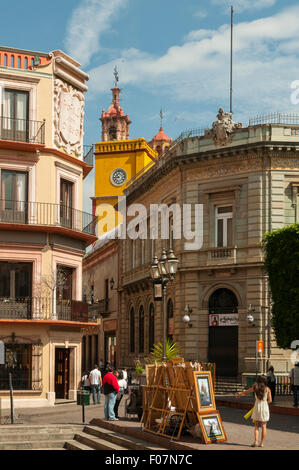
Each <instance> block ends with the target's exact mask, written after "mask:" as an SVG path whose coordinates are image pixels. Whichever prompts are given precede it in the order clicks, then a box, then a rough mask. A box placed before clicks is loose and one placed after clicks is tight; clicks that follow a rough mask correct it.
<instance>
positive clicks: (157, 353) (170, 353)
mask: <svg viewBox="0 0 299 470" xmlns="http://www.w3.org/2000/svg"><path fill="white" fill-rule="evenodd" d="M165 356H166V360H167V362H171V361H172V360H173V359H180V358H181V357H182V355H181V350H180V348H179V346H178V345H177V344H176V343H174V342H173V341H172V340H171V339H169V338H167V340H166V343H165ZM146 362H148V363H149V364H154V363H158V364H161V363H162V362H163V344H162V343H161V342H159V343H157V344H154V346H153V349H152V351H151V353H150V355H149V356H148V357H147V358H146Z"/></svg>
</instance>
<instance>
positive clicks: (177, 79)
mask: <svg viewBox="0 0 299 470" xmlns="http://www.w3.org/2000/svg"><path fill="white" fill-rule="evenodd" d="M231 4H233V5H234V8H235V34H234V40H235V52H234V98H233V109H234V120H236V121H238V122H239V121H241V122H243V123H246V122H247V121H248V118H249V117H252V116H255V115H257V114H262V113H264V112H270V111H290V112H299V105H294V104H292V103H291V100H290V96H291V92H292V90H291V83H292V82H293V81H294V80H299V70H298V51H299V22H298V20H297V19H298V17H299V5H298V2H297V1H295V0H293V1H292V0H288V1H287V2H286V1H283V0H228V1H227V0H210V1H209V2H207V1H204V0H151V2H148V1H146V0H109V1H108V0H63V1H62V0H60V1H58V0H52V1H51V2H49V3H48V4H47V5H48V7H47V8H46V5H45V2H40V0H39V1H37V0H27V1H26V2H24V1H23V0H18V1H14V2H5V6H2V9H1V17H0V38H1V39H0V43H1V45H5V46H10V47H17V48H22V49H31V50H36V51H43V52H49V51H51V50H55V49H61V50H63V51H65V52H66V53H68V54H70V55H71V56H73V57H74V58H75V59H76V60H78V61H79V62H80V63H81V64H82V68H83V70H84V71H86V72H87V73H89V75H90V80H89V82H88V86H89V91H88V92H87V95H86V108H85V144H91V143H94V142H97V141H99V140H100V136H101V129H100V122H99V117H100V114H101V110H102V108H105V109H107V107H108V106H109V105H110V102H111V91H110V88H111V87H112V86H113V68H114V66H115V65H117V67H118V70H119V76H120V81H119V86H120V88H121V89H122V93H121V105H122V106H123V108H124V111H125V112H128V113H129V116H130V118H131V120H132V124H131V133H130V136H131V138H137V137H145V138H146V139H147V140H149V139H151V138H152V137H153V135H155V134H156V133H157V132H158V130H159V126H160V118H159V112H160V109H161V108H162V109H163V113H164V121H163V127H164V129H165V131H166V132H167V133H168V135H169V136H170V137H172V138H176V137H177V136H178V135H179V134H180V132H181V131H183V130H186V129H192V128H197V127H207V126H209V127H211V124H212V122H213V121H214V120H215V118H216V114H217V111H218V109H219V107H223V108H224V109H225V110H229V48H230V44H229V39H230V31H229V23H230V5H231ZM8 19H10V20H9V21H8ZM297 108H298V109H297ZM92 180H93V174H91V175H90V176H89V177H88V178H87V179H86V180H85V203H84V208H85V210H88V211H90V207H91V206H90V203H89V200H88V196H89V195H90V194H91V193H92V190H93V182H92Z"/></svg>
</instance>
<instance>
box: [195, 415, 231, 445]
mask: <svg viewBox="0 0 299 470" xmlns="http://www.w3.org/2000/svg"><path fill="white" fill-rule="evenodd" d="M198 420H199V423H200V427H201V432H202V436H203V440H204V442H205V444H215V443H217V442H224V441H227V437H226V433H225V430H224V427H223V423H222V420H221V417H220V414H219V412H218V411H215V412H214V413H206V414H201V415H198Z"/></svg>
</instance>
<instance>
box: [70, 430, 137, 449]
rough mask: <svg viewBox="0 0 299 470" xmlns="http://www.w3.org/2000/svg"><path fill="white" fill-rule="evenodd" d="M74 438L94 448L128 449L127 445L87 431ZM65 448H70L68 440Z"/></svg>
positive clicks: (77, 434)
mask: <svg viewBox="0 0 299 470" xmlns="http://www.w3.org/2000/svg"><path fill="white" fill-rule="evenodd" d="M74 440H75V441H78V442H80V443H81V444H84V445H85V446H87V447H89V448H90V449H94V450H112V451H115V450H117V451H121V450H128V449H126V447H123V446H120V445H117V444H115V443H114V442H109V441H107V440H106V439H101V438H99V437H95V436H91V435H88V434H87V433H85V432H79V433H76V434H75V437H74ZM65 448H66V449H68V442H66V444H65Z"/></svg>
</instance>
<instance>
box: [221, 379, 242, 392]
mask: <svg viewBox="0 0 299 470" xmlns="http://www.w3.org/2000/svg"><path fill="white" fill-rule="evenodd" d="M243 390H244V386H243V385H242V384H241V382H238V379H237V378H236V377H216V385H215V395H234V394H235V393H238V392H242V391H243Z"/></svg>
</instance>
